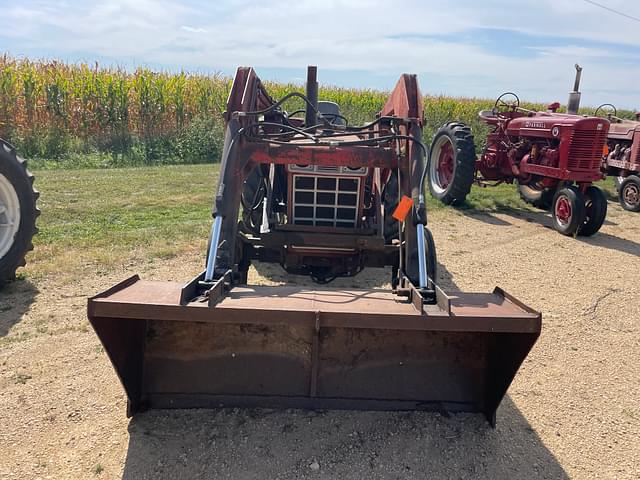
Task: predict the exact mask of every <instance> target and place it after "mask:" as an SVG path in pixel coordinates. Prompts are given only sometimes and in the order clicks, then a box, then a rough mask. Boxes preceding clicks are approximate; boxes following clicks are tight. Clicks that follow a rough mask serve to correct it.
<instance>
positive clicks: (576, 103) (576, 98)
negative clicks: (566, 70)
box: [567, 63, 582, 115]
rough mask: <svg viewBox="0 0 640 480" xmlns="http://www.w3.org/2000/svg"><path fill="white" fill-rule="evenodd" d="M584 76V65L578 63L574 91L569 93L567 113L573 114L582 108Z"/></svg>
mask: <svg viewBox="0 0 640 480" xmlns="http://www.w3.org/2000/svg"><path fill="white" fill-rule="evenodd" d="M581 76H582V67H581V66H580V65H578V64H577V63H576V80H575V83H574V84H573V92H571V93H569V102H568V103H567V113H571V114H573V115H577V114H578V109H579V108H580V96H581V93H580V77H581Z"/></svg>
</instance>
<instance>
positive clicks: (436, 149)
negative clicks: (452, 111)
mask: <svg viewBox="0 0 640 480" xmlns="http://www.w3.org/2000/svg"><path fill="white" fill-rule="evenodd" d="M427 168H428V169H429V170H428V172H429V191H430V192H431V195H432V196H433V197H434V198H437V199H438V200H440V201H441V202H442V203H444V204H445V205H461V204H462V203H464V201H465V199H466V197H467V195H468V194H469V192H470V191H471V185H472V184H473V180H474V175H475V168H476V147H475V144H474V141H473V133H472V132H471V128H469V127H467V126H466V125H464V124H462V123H455V122H454V123H447V124H446V125H445V126H443V127H442V128H440V130H438V132H437V133H436V135H435V137H433V142H431V154H430V155H429V163H428V165H427Z"/></svg>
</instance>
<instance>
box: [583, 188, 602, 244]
mask: <svg viewBox="0 0 640 480" xmlns="http://www.w3.org/2000/svg"><path fill="white" fill-rule="evenodd" d="M584 197H585V220H584V223H583V224H582V226H581V227H580V229H579V230H578V235H580V236H582V237H590V236H591V235H593V234H594V233H596V232H597V231H598V230H600V228H601V227H602V224H603V223H604V219H605V218H606V217H607V197H606V196H605V194H604V192H603V191H602V190H601V189H599V188H598V187H596V186H595V185H591V186H590V187H588V188H587V190H586V192H585V193H584Z"/></svg>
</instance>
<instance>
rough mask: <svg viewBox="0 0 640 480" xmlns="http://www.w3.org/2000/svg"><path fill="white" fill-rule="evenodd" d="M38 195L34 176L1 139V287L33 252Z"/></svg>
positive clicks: (13, 150)
mask: <svg viewBox="0 0 640 480" xmlns="http://www.w3.org/2000/svg"><path fill="white" fill-rule="evenodd" d="M37 199H38V192H37V191H36V190H34V188H33V175H32V174H31V173H30V172H29V171H28V170H27V164H26V162H25V160H24V159H22V158H20V157H19V156H18V155H17V153H16V151H15V149H14V148H13V147H12V146H11V145H10V144H9V143H7V142H5V141H4V140H2V139H0V286H2V284H4V283H5V282H6V281H7V280H11V279H13V278H14V277H15V273H16V269H17V268H18V267H22V266H24V264H25V255H26V254H27V252H28V251H29V250H32V249H33V244H32V243H31V239H32V237H33V235H34V234H35V233H36V232H37V229H36V218H37V217H38V215H39V214H40V211H39V210H38V209H37V207H36V200H37Z"/></svg>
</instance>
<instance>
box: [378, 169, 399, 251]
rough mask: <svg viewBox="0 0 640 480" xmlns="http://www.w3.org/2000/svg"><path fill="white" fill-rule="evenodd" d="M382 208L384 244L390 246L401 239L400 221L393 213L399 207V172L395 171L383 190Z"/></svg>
mask: <svg viewBox="0 0 640 480" xmlns="http://www.w3.org/2000/svg"><path fill="white" fill-rule="evenodd" d="M382 206H383V207H384V219H383V220H384V222H383V228H384V242H385V243H386V244H387V245H390V244H391V243H392V242H393V240H397V239H398V238H400V235H399V233H398V229H399V228H400V227H399V225H398V220H396V219H395V218H393V211H394V210H395V209H396V207H397V206H398V172H397V171H396V170H393V171H392V172H391V175H390V176H389V180H387V183H386V184H385V185H384V188H383V189H382Z"/></svg>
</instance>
